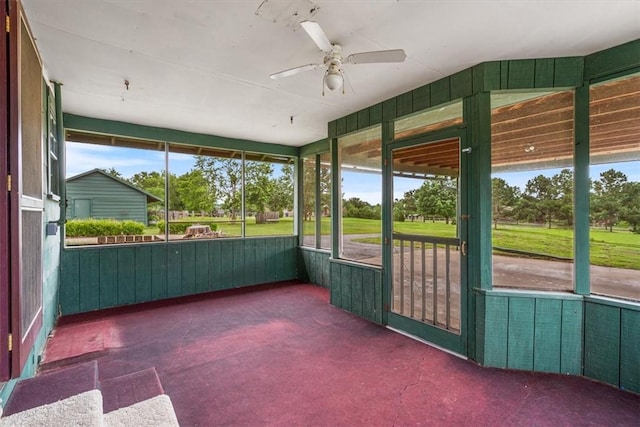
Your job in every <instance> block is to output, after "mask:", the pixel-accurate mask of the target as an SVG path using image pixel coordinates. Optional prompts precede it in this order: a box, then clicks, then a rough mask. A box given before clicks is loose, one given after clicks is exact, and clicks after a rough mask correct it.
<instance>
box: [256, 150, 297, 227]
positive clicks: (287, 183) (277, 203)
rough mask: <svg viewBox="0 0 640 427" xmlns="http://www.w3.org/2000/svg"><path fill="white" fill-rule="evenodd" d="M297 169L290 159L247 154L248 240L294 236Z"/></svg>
mask: <svg viewBox="0 0 640 427" xmlns="http://www.w3.org/2000/svg"><path fill="white" fill-rule="evenodd" d="M294 169H295V168H294V165H293V159H291V158H289V157H280V156H274V155H263V154H256V153H246V160H245V166H244V176H245V185H244V210H245V220H246V233H245V235H246V236H275V235H292V234H294V223H295V221H294V218H295V211H294V209H293V204H294V197H293V193H294V183H295V179H294Z"/></svg>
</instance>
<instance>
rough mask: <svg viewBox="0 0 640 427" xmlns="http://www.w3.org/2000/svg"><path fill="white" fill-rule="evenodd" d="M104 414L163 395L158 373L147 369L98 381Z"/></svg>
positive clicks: (153, 369) (152, 369)
mask: <svg viewBox="0 0 640 427" xmlns="http://www.w3.org/2000/svg"><path fill="white" fill-rule="evenodd" d="M98 387H99V388H100V390H101V391H102V400H103V408H104V412H111V411H114V410H116V409H119V408H123V407H126V406H131V405H133V404H136V403H138V402H142V401H144V400H148V399H151V398H153V397H156V396H159V395H162V394H164V390H163V389H162V384H161V383H160V378H159V377H158V372H157V371H156V369H155V368H148V369H144V370H142V371H138V372H133V373H131V374H127V375H122V376H119V377H115V378H109V379H106V380H102V381H100V383H99V385H98Z"/></svg>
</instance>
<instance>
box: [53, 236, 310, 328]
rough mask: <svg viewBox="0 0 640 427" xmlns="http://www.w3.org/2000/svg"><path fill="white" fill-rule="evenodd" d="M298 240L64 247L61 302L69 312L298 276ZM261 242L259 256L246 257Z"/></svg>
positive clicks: (294, 238)
mask: <svg viewBox="0 0 640 427" xmlns="http://www.w3.org/2000/svg"><path fill="white" fill-rule="evenodd" d="M296 243H297V237H293V236H292V237H278V238H261V239H220V240H202V241H191V242H184V243H183V242H180V243H177V242H172V243H153V244H146V245H126V246H105V247H100V248H73V249H65V250H64V251H63V252H62V257H61V268H60V271H61V276H60V277H61V280H60V307H61V310H62V313H63V314H65V315H67V314H73V313H81V312H86V311H92V310H99V309H105V308H110V307H117V306H124V305H129V304H134V303H138V302H145V301H155V300H161V299H165V298H169V297H179V296H186V295H193V294H198V293H202V292H209V291H214V290H221V289H230V288H234V287H239V286H250V285H256V284H261V283H271V282H277V281H282V280H290V279H295V278H296V274H297V272H296V264H295V256H296V250H297V248H296ZM258 247H260V248H262V249H261V251H262V255H261V256H260V258H261V259H258V257H255V256H253V257H250V258H249V259H247V260H245V257H246V256H247V255H248V254H252V253H255V252H256V248H258ZM234 252H237V253H238V254H239V255H238V257H237V258H236V256H235V255H234ZM267 259H270V260H271V261H270V262H268V263H267V262H266V260H267ZM234 261H235V264H234ZM268 264H274V266H275V268H273V269H271V270H267V269H265V266H266V265H268Z"/></svg>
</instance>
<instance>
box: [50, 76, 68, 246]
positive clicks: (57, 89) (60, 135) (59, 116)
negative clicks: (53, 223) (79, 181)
mask: <svg viewBox="0 0 640 427" xmlns="http://www.w3.org/2000/svg"><path fill="white" fill-rule="evenodd" d="M61 86H62V85H61V84H60V83H57V82H53V93H54V96H55V101H56V102H55V108H56V124H57V125H58V129H57V132H56V138H57V140H58V176H57V179H58V188H59V189H60V196H61V197H60V224H64V223H65V222H66V221H67V203H66V199H65V197H64V194H67V193H66V191H67V190H66V185H67V182H66V180H65V179H64V178H65V177H64V173H65V172H64V170H65V166H64V165H65V155H66V150H65V148H64V115H63V113H62V89H61ZM62 248H64V239H60V250H62Z"/></svg>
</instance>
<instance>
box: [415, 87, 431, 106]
mask: <svg viewBox="0 0 640 427" xmlns="http://www.w3.org/2000/svg"><path fill="white" fill-rule="evenodd" d="M411 98H412V101H413V111H414V112H415V111H420V110H424V109H426V108H429V107H430V106H431V91H430V87H429V85H424V86H420V87H419V88H417V89H414V90H413V96H412V97H411Z"/></svg>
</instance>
